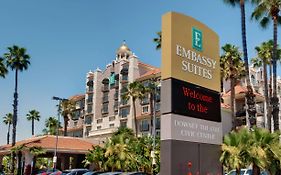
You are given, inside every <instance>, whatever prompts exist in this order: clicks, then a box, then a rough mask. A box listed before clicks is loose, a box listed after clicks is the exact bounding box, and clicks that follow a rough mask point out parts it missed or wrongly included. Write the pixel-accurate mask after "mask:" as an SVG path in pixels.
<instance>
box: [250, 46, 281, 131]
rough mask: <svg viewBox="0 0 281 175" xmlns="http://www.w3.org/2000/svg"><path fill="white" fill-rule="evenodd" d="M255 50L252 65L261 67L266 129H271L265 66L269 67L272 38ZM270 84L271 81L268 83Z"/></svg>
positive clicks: (279, 50)
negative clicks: (265, 108)
mask: <svg viewBox="0 0 281 175" xmlns="http://www.w3.org/2000/svg"><path fill="white" fill-rule="evenodd" d="M255 50H256V52H257V57H255V58H253V59H252V63H253V65H254V67H261V66H262V67H263V81H264V96H265V102H266V106H267V129H268V130H269V131H271V110H272V109H271V106H270V102H269V99H270V96H269V94H268V76H267V66H268V65H269V66H270V69H271V59H272V50H273V40H269V41H267V42H263V43H261V45H260V46H257V47H256V48H255ZM280 53H281V49H280V48H278V54H279V56H280ZM270 72H271V71H270ZM269 84H271V83H269Z"/></svg>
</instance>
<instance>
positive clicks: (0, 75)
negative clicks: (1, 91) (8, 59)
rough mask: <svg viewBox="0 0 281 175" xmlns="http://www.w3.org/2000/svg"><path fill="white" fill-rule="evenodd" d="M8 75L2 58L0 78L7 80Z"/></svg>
mask: <svg viewBox="0 0 281 175" xmlns="http://www.w3.org/2000/svg"><path fill="white" fill-rule="evenodd" d="M7 73H8V70H7V68H6V65H5V63H4V59H3V58H0V77H3V78H5V75H6V74H7Z"/></svg>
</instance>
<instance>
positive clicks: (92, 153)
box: [84, 145, 107, 171]
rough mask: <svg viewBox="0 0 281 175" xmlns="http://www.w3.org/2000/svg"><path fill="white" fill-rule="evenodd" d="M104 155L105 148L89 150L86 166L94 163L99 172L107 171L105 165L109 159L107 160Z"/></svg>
mask: <svg viewBox="0 0 281 175" xmlns="http://www.w3.org/2000/svg"><path fill="white" fill-rule="evenodd" d="M104 153H105V148H103V147H101V146H99V145H97V146H93V149H91V150H89V152H88V153H87V154H86V157H85V160H84V163H85V165H90V164H92V163H94V164H95V165H96V167H97V170H98V171H105V167H104V165H105V162H106V161H107V159H106V158H105V156H104Z"/></svg>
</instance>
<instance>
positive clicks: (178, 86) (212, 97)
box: [171, 79, 221, 122]
mask: <svg viewBox="0 0 281 175" xmlns="http://www.w3.org/2000/svg"><path fill="white" fill-rule="evenodd" d="M171 84H172V108H171V112H172V113H174V114H180V115H183V116H189V117H194V118H198V119H203V120H209V121H214V122H221V112H220V94H219V93H218V92H215V91H212V90H208V89H206V88H203V87H199V86H196V85H193V84H191V83H188V82H184V81H181V80H176V79H172V83H171Z"/></svg>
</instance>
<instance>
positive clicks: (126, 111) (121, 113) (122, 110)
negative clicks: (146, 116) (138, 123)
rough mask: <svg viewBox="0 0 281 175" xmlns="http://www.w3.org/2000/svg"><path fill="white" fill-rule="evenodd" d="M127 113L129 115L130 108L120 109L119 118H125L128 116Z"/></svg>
mask: <svg viewBox="0 0 281 175" xmlns="http://www.w3.org/2000/svg"><path fill="white" fill-rule="evenodd" d="M129 113H130V108H121V109H120V112H119V116H120V117H121V118H125V117H127V116H128V114H129Z"/></svg>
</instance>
